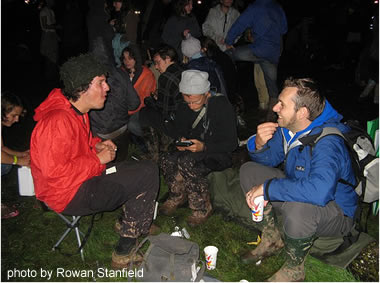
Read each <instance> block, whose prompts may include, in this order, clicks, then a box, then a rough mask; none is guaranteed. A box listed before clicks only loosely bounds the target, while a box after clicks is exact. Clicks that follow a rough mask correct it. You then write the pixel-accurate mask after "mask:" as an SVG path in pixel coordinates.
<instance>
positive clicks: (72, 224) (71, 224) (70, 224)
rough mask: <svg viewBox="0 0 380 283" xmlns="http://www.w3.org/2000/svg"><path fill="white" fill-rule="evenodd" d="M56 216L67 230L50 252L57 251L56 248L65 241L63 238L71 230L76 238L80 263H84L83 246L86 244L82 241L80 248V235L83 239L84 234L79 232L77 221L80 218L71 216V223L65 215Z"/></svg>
mask: <svg viewBox="0 0 380 283" xmlns="http://www.w3.org/2000/svg"><path fill="white" fill-rule="evenodd" d="M55 213H57V212H55ZM57 215H58V216H59V217H60V218H61V219H62V220H63V221H64V222H65V223H66V226H67V229H66V231H65V233H63V235H62V236H61V238H60V239H59V240H58V242H57V243H55V245H54V246H53V249H52V250H53V251H55V250H56V249H58V246H59V245H60V244H61V243H62V241H63V240H64V239H65V237H66V236H67V235H68V234H69V233H70V231H71V230H73V229H74V231H75V234H76V237H77V241H78V248H79V249H80V256H81V258H82V261H84V254H83V246H84V244H85V243H86V241H85V240H84V241H83V246H82V240H81V235H82V237H85V234H84V233H82V231H80V230H79V221H80V219H81V217H82V216H71V217H72V221H70V219H69V218H68V217H66V216H65V215H63V214H61V213H57ZM69 217H70V216H69Z"/></svg>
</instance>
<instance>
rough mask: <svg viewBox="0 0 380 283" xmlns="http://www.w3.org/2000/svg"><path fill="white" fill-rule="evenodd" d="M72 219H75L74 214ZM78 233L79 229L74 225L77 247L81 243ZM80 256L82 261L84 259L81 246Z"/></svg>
mask: <svg viewBox="0 0 380 283" xmlns="http://www.w3.org/2000/svg"><path fill="white" fill-rule="evenodd" d="M73 219H74V220H75V216H73ZM80 233H81V231H80V230H79V228H78V226H77V227H75V234H76V235H77V240H78V247H80V246H81V245H82V242H81V239H80ZM82 234H83V233H82ZM80 257H81V258H82V261H84V254H83V248H81V250H80Z"/></svg>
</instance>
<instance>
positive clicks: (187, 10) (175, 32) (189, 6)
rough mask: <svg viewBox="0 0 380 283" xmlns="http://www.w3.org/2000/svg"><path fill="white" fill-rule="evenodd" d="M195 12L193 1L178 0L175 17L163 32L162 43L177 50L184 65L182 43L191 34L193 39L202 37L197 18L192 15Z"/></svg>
mask: <svg viewBox="0 0 380 283" xmlns="http://www.w3.org/2000/svg"><path fill="white" fill-rule="evenodd" d="M192 10H193V0H177V1H176V3H175V4H174V15H172V16H171V17H170V18H169V19H168V21H167V22H166V24H165V26H164V29H163V31H162V35H161V38H162V41H163V43H165V44H168V45H170V46H171V47H173V48H175V50H176V51H177V54H178V60H179V63H182V60H183V55H182V51H181V42H182V40H183V39H184V38H186V37H187V34H188V33H191V35H192V36H193V37H196V38H198V37H200V36H201V35H202V30H201V28H200V26H199V23H198V20H197V18H196V17H195V16H194V15H193V14H192V13H191V12H192Z"/></svg>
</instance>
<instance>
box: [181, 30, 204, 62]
mask: <svg viewBox="0 0 380 283" xmlns="http://www.w3.org/2000/svg"><path fill="white" fill-rule="evenodd" d="M181 50H182V54H183V55H185V56H186V57H188V58H191V57H193V55H195V54H196V53H199V52H201V42H200V41H199V40H198V39H196V38H195V37H192V36H191V35H190V36H188V37H187V38H186V39H184V40H182V43H181Z"/></svg>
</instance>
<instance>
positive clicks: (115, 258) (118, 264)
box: [111, 237, 143, 269]
mask: <svg viewBox="0 0 380 283" xmlns="http://www.w3.org/2000/svg"><path fill="white" fill-rule="evenodd" d="M135 245H136V239H135V238H128V237H120V239H119V242H118V244H117V246H116V248H115V250H114V251H113V253H112V261H111V267H112V268H113V269H123V268H128V267H131V266H130V265H131V264H133V263H135V264H138V263H140V262H142V260H143V258H142V256H141V255H138V254H136V253H135V252H134V250H133V247H134V246H135Z"/></svg>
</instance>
